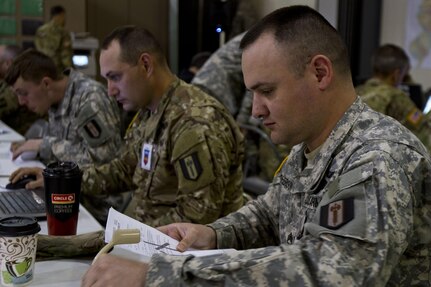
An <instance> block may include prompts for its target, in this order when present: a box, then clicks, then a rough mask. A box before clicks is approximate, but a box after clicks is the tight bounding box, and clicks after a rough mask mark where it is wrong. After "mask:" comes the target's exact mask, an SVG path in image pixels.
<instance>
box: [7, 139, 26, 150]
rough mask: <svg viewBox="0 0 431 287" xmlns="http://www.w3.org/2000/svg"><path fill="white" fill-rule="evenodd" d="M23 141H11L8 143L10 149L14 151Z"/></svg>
mask: <svg viewBox="0 0 431 287" xmlns="http://www.w3.org/2000/svg"><path fill="white" fill-rule="evenodd" d="M23 143H25V141H24V142H13V143H11V144H10V151H11V152H14V151H16V149H17V148H19V147H20V146H21V145H22V144H23Z"/></svg>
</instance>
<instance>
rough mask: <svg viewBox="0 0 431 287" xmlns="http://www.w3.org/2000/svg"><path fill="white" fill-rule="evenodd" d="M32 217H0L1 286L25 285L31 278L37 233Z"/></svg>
mask: <svg viewBox="0 0 431 287" xmlns="http://www.w3.org/2000/svg"><path fill="white" fill-rule="evenodd" d="M39 231H40V226H39V224H38V223H37V220H36V219H35V218H33V217H22V216H13V217H5V218H2V219H0V275H1V285H2V286H25V285H28V284H29V283H30V282H31V281H32V280H33V272H34V262H35V259H36V249H37V233H38V232H39Z"/></svg>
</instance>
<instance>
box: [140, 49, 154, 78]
mask: <svg viewBox="0 0 431 287" xmlns="http://www.w3.org/2000/svg"><path fill="white" fill-rule="evenodd" d="M138 64H140V65H141V68H142V69H143V70H144V72H145V73H146V74H147V75H148V76H149V75H151V74H152V73H153V70H154V62H153V57H152V56H151V55H150V54H148V53H142V54H141V56H140V57H139V60H138Z"/></svg>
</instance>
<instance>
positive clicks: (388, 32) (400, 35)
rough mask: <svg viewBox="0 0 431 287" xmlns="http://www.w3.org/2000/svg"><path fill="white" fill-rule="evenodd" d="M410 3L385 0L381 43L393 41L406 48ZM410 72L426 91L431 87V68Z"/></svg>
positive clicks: (413, 69)
mask: <svg viewBox="0 0 431 287" xmlns="http://www.w3.org/2000/svg"><path fill="white" fill-rule="evenodd" d="M410 3H411V1H410V0H383V9H382V26H381V37H380V44H386V43H392V44H395V45H398V46H401V47H403V48H404V49H405V40H406V35H407V31H406V22H407V11H408V5H409V4H410ZM429 17H431V15H430V16H429ZM410 72H411V75H412V78H413V80H415V81H416V82H418V83H420V84H421V85H422V89H423V90H424V91H426V90H428V89H430V88H431V69H425V68H412V69H411V70H410Z"/></svg>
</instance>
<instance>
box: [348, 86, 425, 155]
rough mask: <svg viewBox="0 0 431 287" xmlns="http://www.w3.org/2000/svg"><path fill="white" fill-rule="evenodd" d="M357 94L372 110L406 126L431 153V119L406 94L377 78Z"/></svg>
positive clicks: (358, 90)
mask: <svg viewBox="0 0 431 287" xmlns="http://www.w3.org/2000/svg"><path fill="white" fill-rule="evenodd" d="M356 93H357V94H358V95H359V96H361V98H362V100H363V101H364V102H365V103H366V104H368V105H369V106H370V107H371V108H372V109H374V110H376V111H378V112H380V113H382V114H385V115H388V116H391V117H393V118H394V119H396V120H397V121H399V122H400V123H401V124H403V125H404V126H406V127H407V128H408V129H409V130H411V131H412V132H413V133H414V134H415V135H416V136H417V137H418V138H419V139H420V140H421V141H422V143H423V144H424V145H425V146H426V147H427V148H428V151H431V119H430V118H429V115H428V116H427V115H423V114H422V112H421V111H420V110H419V109H418V108H417V107H416V105H415V103H414V102H413V101H412V100H411V99H410V97H409V96H408V95H407V94H406V93H404V92H403V91H401V90H400V89H398V88H396V87H393V86H391V85H388V84H386V83H384V82H382V81H381V80H379V79H377V78H371V79H369V80H368V81H366V82H365V84H363V85H361V86H358V87H357V88H356Z"/></svg>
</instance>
